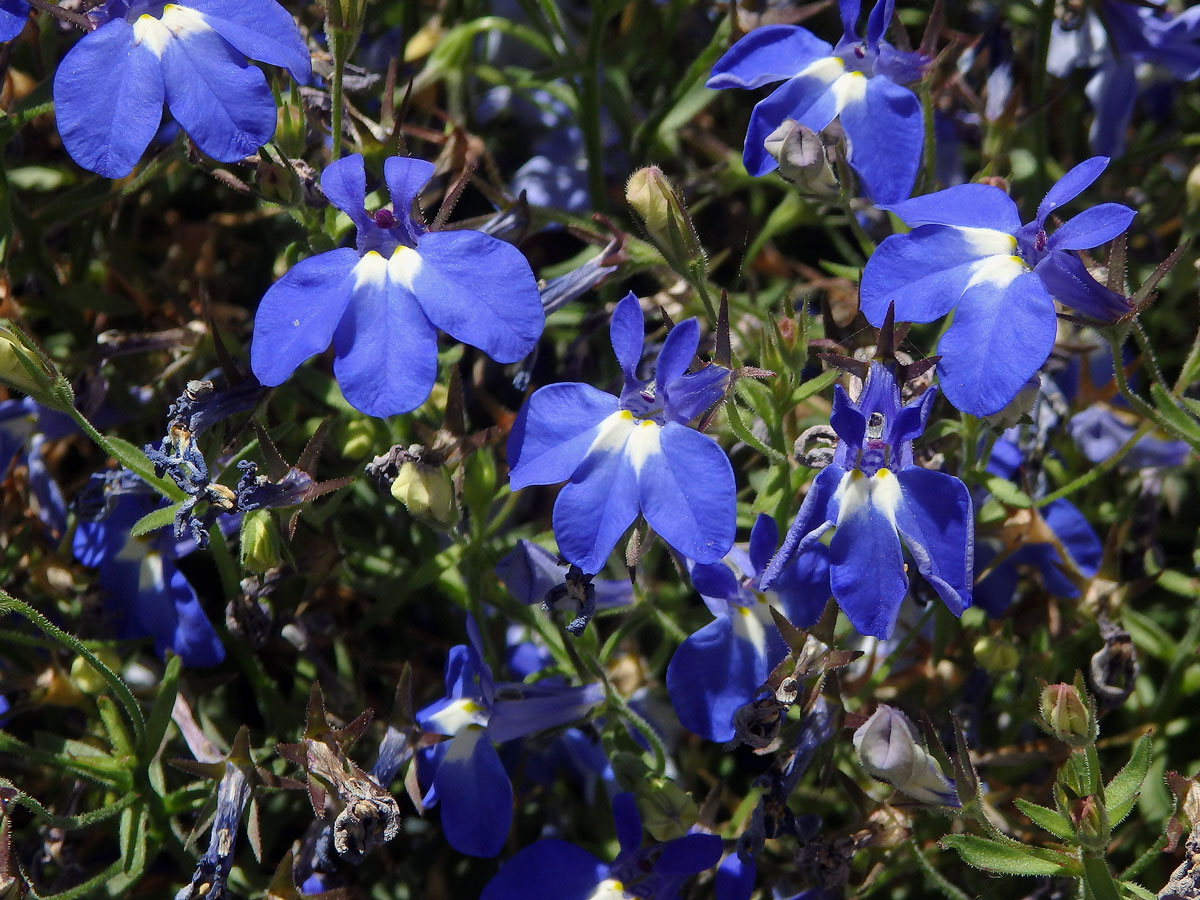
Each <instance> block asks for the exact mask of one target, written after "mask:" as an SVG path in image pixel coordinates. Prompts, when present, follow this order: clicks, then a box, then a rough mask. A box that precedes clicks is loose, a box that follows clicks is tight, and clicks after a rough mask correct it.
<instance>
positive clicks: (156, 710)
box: [141, 653, 181, 759]
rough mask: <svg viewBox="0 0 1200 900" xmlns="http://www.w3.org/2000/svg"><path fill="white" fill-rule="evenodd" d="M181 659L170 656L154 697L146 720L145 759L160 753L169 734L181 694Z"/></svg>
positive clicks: (142, 747)
mask: <svg viewBox="0 0 1200 900" xmlns="http://www.w3.org/2000/svg"><path fill="white" fill-rule="evenodd" d="M180 665H181V663H180V661H179V657H178V656H176V655H175V654H173V653H172V654H170V658H169V659H168V660H167V665H166V668H165V669H164V670H163V675H162V680H161V681H159V684H158V693H157V694H156V695H155V697H154V706H153V708H152V709H151V710H150V715H149V717H147V719H146V736H145V738H143V741H142V746H141V756H142V758H143V759H148V758H150V757H153V756H154V754H156V753H157V752H158V747H159V745H160V744H161V743H162V740H163V736H164V735H165V734H166V733H167V725H168V724H170V722H171V712H172V711H173V710H174V709H175V695H176V694H177V693H178V692H179V667H180Z"/></svg>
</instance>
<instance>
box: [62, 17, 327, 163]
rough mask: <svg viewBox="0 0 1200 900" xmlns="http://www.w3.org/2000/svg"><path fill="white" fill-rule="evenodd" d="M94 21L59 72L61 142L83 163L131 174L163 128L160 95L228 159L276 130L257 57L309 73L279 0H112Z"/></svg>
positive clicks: (204, 143)
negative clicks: (168, 0)
mask: <svg viewBox="0 0 1200 900" xmlns="http://www.w3.org/2000/svg"><path fill="white" fill-rule="evenodd" d="M88 18H89V19H90V20H91V22H92V23H93V25H94V26H95V30H94V31H92V32H90V33H89V34H86V35H84V36H83V38H82V39H81V40H80V41H79V43H78V44H76V45H75V46H74V47H72V48H71V50H70V52H69V53H67V55H66V56H65V57H63V60H62V62H61V63H60V64H59V67H58V71H57V72H56V73H55V75H54V113H55V116H56V117H57V118H58V131H59V134H60V135H62V141H63V146H64V147H65V148H66V150H67V152H68V153H69V154H70V155H71V158H72V159H74V160H75V161H76V162H77V163H79V165H81V166H83V167H84V168H85V169H89V170H91V171H93V172H98V173H100V174H101V175H104V176H107V177H109V178H120V177H123V176H125V175H128V174H129V172H130V170H132V169H133V167H134V165H136V164H137V161H138V159H140V158H141V155H142V153H143V152H144V151H145V149H146V146H147V145H148V144H149V143H150V140H151V138H153V137H154V134H155V132H156V131H158V124H159V122H160V121H161V119H162V107H163V101H164V100H165V101H166V104H167V107H168V108H169V109H170V111H171V115H173V116H174V117H175V119H176V120H177V121H178V122H179V124H180V125H182V126H183V129H184V131H186V132H187V133H188V134H189V135H190V136H191V138H192V140H193V141H195V142H196V146H198V147H199V148H200V149H201V150H203V151H204V152H205V153H207V154H208V155H209V156H211V157H213V158H214V159H218V160H220V161H222V162H234V161H236V160H239V159H242V158H243V157H245V156H249V155H250V154H252V153H254V152H255V151H257V150H258V148H259V147H261V146H262V145H263V144H265V143H266V142H267V141H269V140H270V139H271V135H273V134H274V133H275V100H274V98H273V97H272V95H271V89H270V86H269V85H268V84H267V79H266V77H265V76H264V75H263V73H262V70H261V69H259V68H258V67H257V66H252V65H249V64H248V63H247V62H246V58H247V57H249V58H251V59H257V60H260V61H262V62H265V63H270V64H271V65H275V66H282V67H284V68H286V69H287V70H288V71H289V72H291V74H292V77H293V78H295V79H296V80H297V81H299V82H301V83H304V82H307V81H308V79H309V77H310V75H311V74H312V70H311V64H310V62H309V56H308V48H307V47H306V46H305V44H304V39H303V38H302V37H301V35H300V29H299V28H297V27H296V23H295V21H294V20H293V19H292V17H291V16H290V15H289V14H288V12H287V11H286V10H285V9H284V8H283V7H282V6H280V5H279V4H278V3H276V2H274V0H188V3H187V4H186V5H180V4H177V3H162V2H154V0H107V2H105V3H104V4H103V5H101V6H99V7H97V8H96V9H93V10H92V11H90V12H89V13H88Z"/></svg>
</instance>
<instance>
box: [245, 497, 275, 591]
mask: <svg viewBox="0 0 1200 900" xmlns="http://www.w3.org/2000/svg"><path fill="white" fill-rule="evenodd" d="M281 559H282V551H281V549H280V544H279V530H278V529H277V528H276V527H275V521H274V520H273V519H272V518H271V513H270V512H269V511H267V510H265V509H256V510H252V511H250V512H248V513H246V514H245V515H244V516H243V517H242V568H243V569H244V570H245V571H247V572H255V573H257V574H259V575H262V574H265V573H266V572H269V571H270V570H271V569H274V568H276V567H277V566H279V564H280V562H281Z"/></svg>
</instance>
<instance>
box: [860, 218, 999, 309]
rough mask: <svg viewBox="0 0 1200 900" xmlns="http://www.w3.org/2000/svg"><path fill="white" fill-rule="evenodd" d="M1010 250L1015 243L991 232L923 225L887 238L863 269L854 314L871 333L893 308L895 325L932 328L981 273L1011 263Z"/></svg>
mask: <svg viewBox="0 0 1200 900" xmlns="http://www.w3.org/2000/svg"><path fill="white" fill-rule="evenodd" d="M1016 249H1017V241H1016V238H1014V237H1013V236H1012V235H1011V234H1007V233H1005V232H1003V231H997V230H995V229H992V228H965V227H960V226H943V225H926V226H923V227H921V228H918V229H916V230H915V231H910V232H909V233H908V234H899V235H892V236H891V237H889V238H887V239H886V240H885V241H884V242H883V243H882V244H880V245H879V249H877V250H876V251H875V253H874V255H872V256H871V258H870V259H869V260H868V261H867V265H866V268H864V269H863V274H862V287H861V290H860V292H859V305H860V308H861V309H862V312H863V315H865V316H866V317H867V321H868V322H870V323H872V324H873V325H875V326H876V327H878V326H880V325H882V324H883V320H884V318H885V317H886V316H887V311H888V306H889V305H890V304H891V303H893V302H894V303H895V304H896V321H897V322H932V321H933V320H934V319H939V318H941V317H942V316H944V315H945V314H946V313H948V312H949V311H950V310H951V309H953V308H954V306H955V304H957V303H959V301H960V299H964V291H966V290H967V288H968V286H969V285H970V284H971V282H972V281H973V280H974V279H976V278H977V277H980V276H981V275H986V274H987V272H986V271H985V269H986V267H990V266H995V265H997V264H999V263H1002V262H1003V261H1005V260H1009V259H1011V258H1013V256H1012V255H1013V254H1014V253H1015V252H1016ZM1017 262H1018V263H1019V260H1017ZM1014 264H1016V263H1014Z"/></svg>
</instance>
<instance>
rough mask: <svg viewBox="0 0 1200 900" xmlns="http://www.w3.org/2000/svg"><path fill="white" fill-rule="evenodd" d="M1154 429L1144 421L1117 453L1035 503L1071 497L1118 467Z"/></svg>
mask: <svg viewBox="0 0 1200 900" xmlns="http://www.w3.org/2000/svg"><path fill="white" fill-rule="evenodd" d="M1153 430H1154V423H1153V422H1143V423H1142V426H1141V427H1140V428H1138V430H1137V431H1135V432H1134V433H1133V434H1131V435H1130V436H1129V440H1127V441H1126V442H1125V443H1124V444H1122V445H1121V447H1120V448H1119V449H1118V450H1117V452H1116V453H1114V454H1113V455H1112V456H1110V457H1109V458H1108V459H1106V460H1104V461H1103V462H1099V463H1097V464H1096V465H1094V466H1093V467H1092V468H1091V469H1089V470H1088V471H1086V472H1085V473H1083V474H1082V475H1080V476H1079V477H1078V478H1076V479H1075V480H1074V481H1068V482H1067V483H1066V484H1064V485H1063V486H1062V487H1060V488H1059V489H1058V490H1056V491H1052V492H1051V493H1049V494H1047V495H1046V496H1045V497H1041V498H1040V499H1038V500H1036V501H1035V505H1036V506H1045V505H1046V504H1047V503H1053V502H1054V501H1055V500H1057V499H1059V498H1060V497H1069V496H1070V495H1071V494H1073V493H1075V492H1076V491H1077V490H1079V489H1080V488H1084V487H1087V486H1088V485H1089V484H1091V483H1092V482H1093V481H1095V480H1096V479H1098V478H1099V477H1100V476H1102V475H1104V474H1106V473H1107V472H1108V471H1110V470H1111V469H1114V468H1116V467H1117V465H1118V464H1120V462H1121V460H1122V459H1124V458H1125V454H1126V453H1128V452H1129V451H1130V450H1132V449H1133V448H1134V447H1135V446H1136V445H1137V442H1138V441H1140V440H1141V439H1142V438H1144V437H1145V436H1146V435H1148V434H1149V433H1150V432H1151V431H1153Z"/></svg>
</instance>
